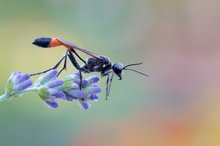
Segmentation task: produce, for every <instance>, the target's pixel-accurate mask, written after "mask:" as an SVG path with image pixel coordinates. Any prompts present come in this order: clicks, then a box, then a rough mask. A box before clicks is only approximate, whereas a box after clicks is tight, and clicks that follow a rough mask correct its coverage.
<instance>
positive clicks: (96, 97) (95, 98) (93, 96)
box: [88, 94, 99, 101]
mask: <svg viewBox="0 0 220 146" xmlns="http://www.w3.org/2000/svg"><path fill="white" fill-rule="evenodd" d="M88 98H89V100H92V101H96V100H98V99H99V96H98V95H97V94H92V95H91V96H89V97H88Z"/></svg>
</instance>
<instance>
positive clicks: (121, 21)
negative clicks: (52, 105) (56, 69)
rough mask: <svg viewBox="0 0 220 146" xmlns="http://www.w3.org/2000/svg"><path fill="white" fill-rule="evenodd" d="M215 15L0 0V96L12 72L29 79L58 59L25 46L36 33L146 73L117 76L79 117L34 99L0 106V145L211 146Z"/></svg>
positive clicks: (214, 140) (169, 4) (176, 3)
mask: <svg viewBox="0 0 220 146" xmlns="http://www.w3.org/2000/svg"><path fill="white" fill-rule="evenodd" d="M219 18H220V1H218V0H210V1H205V0H184V1H181V0H166V1H162V0H154V1H153V0H136V1H133V0H112V1H107V0H90V1H89V0H62V1H61V0H36V1H35V0H0V43H1V47H0V74H1V77H0V87H1V88H0V91H1V93H3V92H4V85H5V83H6V81H7V79H8V77H9V76H10V74H11V73H12V72H13V71H22V72H27V73H35V72H39V71H41V70H44V69H47V68H49V67H51V66H52V65H54V64H55V62H56V61H57V60H58V59H59V58H60V57H61V56H62V55H63V54H64V52H65V49H64V48H62V47H59V48H54V49H41V48H37V47H35V46H33V45H32V44H31V43H32V41H33V40H34V39H35V38H38V37H41V36H51V37H59V38H63V39H65V40H68V41H70V42H73V43H75V44H77V45H79V46H82V47H85V48H87V49H90V50H92V51H95V52H97V53H100V54H103V55H106V56H108V57H110V58H111V60H112V61H113V62H121V63H123V64H129V63H134V62H139V61H143V62H144V64H143V65H142V66H139V70H141V71H143V72H145V73H147V74H149V75H150V77H149V78H145V77H143V76H140V75H138V74H134V73H132V72H125V73H124V78H123V80H122V81H118V80H117V79H116V78H115V80H114V81H113V87H112V90H111V95H110V99H109V100H108V101H105V99H104V92H102V93H101V94H100V97H101V99H100V100H99V101H98V102H96V103H93V104H92V106H91V109H90V110H88V111H84V110H82V109H81V108H80V107H79V106H78V104H77V103H74V102H70V103H67V102H62V101H61V102H60V107H59V108H58V109H56V110H51V109H49V108H47V107H46V106H45V105H44V104H42V101H41V100H40V99H39V97H38V96H36V95H35V94H26V95H25V96H23V97H22V98H19V99H15V100H12V101H10V102H2V103H0V117H1V119H0V146H28V145H31V146H39V145H40V146H48V145H53V146H84V145H90V146H99V145H100V146H103V145H104V146H112V145H115V146H130V145H131V146H133V145H138V146H147V145H150V146H177V145H178V146H201V145H210V146H215V145H216V146H218V145H220V140H219V136H220V114H219V113H220V100H219V99H220V98H219V96H220V91H219V89H220V76H219V74H220V49H219V47H220V29H219V24H220V19H219ZM80 55H82V57H83V58H87V57H88V56H86V55H84V54H80ZM73 71H75V69H74V68H73V67H72V66H71V65H69V66H68V70H67V72H66V73H64V74H62V76H64V75H66V74H69V73H71V72H73ZM97 75H98V74H97ZM86 76H88V75H85V77H86ZM101 87H102V89H103V91H104V89H105V79H102V80H101Z"/></svg>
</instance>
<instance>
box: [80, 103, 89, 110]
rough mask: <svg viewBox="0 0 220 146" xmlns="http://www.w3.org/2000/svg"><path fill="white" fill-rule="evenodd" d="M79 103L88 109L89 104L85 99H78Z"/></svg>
mask: <svg viewBox="0 0 220 146" xmlns="http://www.w3.org/2000/svg"><path fill="white" fill-rule="evenodd" d="M79 104H80V106H81V107H82V108H83V109H85V110H87V109H89V107H90V104H89V103H88V102H87V101H79Z"/></svg>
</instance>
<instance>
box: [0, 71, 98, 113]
mask: <svg viewBox="0 0 220 146" xmlns="http://www.w3.org/2000/svg"><path fill="white" fill-rule="evenodd" d="M57 74H58V71H56V70H50V71H48V72H47V73H45V74H44V75H42V76H41V77H40V78H38V79H37V80H36V81H35V83H34V85H33V86H32V81H31V80H30V75H29V74H26V73H21V72H13V73H12V75H11V76H10V78H9V79H8V81H7V84H6V88H5V94H3V95H1V96H0V101H2V100H7V99H11V98H10V97H13V96H16V95H17V96H18V95H22V94H23V93H27V92H31V91H34V92H36V93H37V94H38V95H39V96H40V98H41V99H42V100H43V102H44V103H45V104H46V105H47V106H49V107H51V108H57V107H58V103H57V99H64V100H67V101H78V102H79V104H80V106H81V107H82V108H83V109H89V107H90V103H91V102H94V101H97V100H98V99H99V97H98V93H99V92H101V89H100V87H99V86H98V81H99V77H97V76H91V77H89V78H87V79H83V80H82V86H81V89H80V75H79V72H76V73H72V74H70V75H68V76H66V77H65V78H64V80H60V79H57Z"/></svg>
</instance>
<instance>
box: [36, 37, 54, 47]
mask: <svg viewBox="0 0 220 146" xmlns="http://www.w3.org/2000/svg"><path fill="white" fill-rule="evenodd" d="M50 41H51V38H47V37H41V38H37V39H35V40H34V42H33V43H32V44H34V45H36V46H38V47H42V48H49V47H50Z"/></svg>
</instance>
